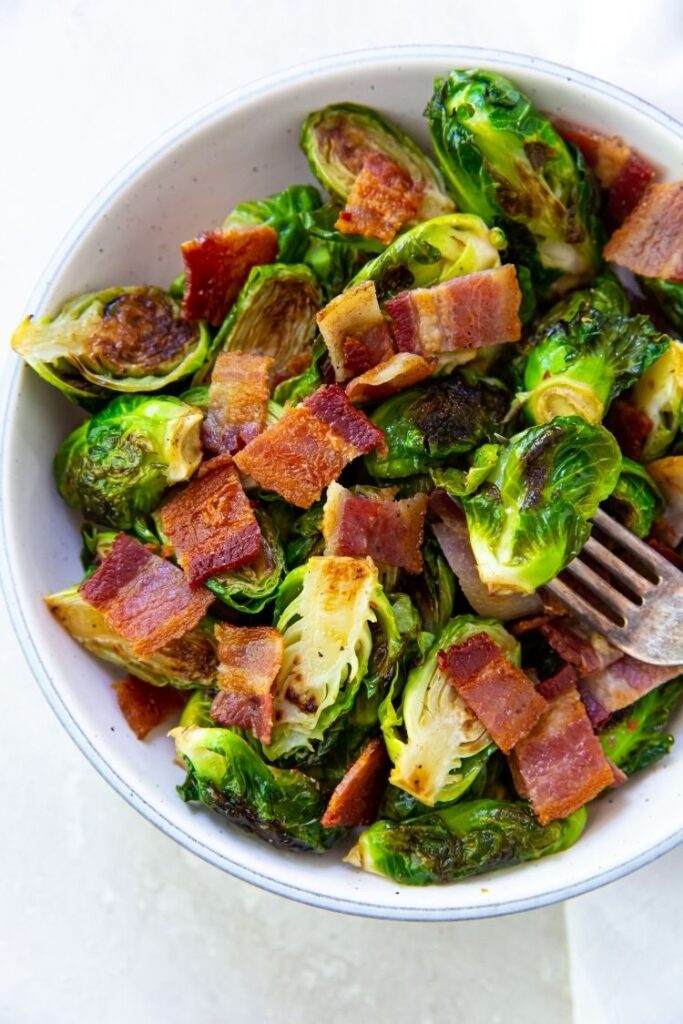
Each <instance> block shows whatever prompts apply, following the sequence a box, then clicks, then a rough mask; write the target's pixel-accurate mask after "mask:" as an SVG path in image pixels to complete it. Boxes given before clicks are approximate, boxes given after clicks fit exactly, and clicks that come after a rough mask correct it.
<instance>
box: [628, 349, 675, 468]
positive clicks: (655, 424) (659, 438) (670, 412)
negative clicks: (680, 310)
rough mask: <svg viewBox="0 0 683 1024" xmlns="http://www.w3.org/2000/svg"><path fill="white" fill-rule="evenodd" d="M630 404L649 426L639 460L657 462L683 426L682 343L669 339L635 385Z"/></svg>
mask: <svg viewBox="0 0 683 1024" xmlns="http://www.w3.org/2000/svg"><path fill="white" fill-rule="evenodd" d="M631 401H632V402H633V403H634V405H636V406H637V407H638V408H639V409H640V410H641V411H642V412H644V413H645V415H646V416H647V417H648V418H649V419H650V421H651V422H652V428H651V430H650V432H649V434H648V436H647V438H646V440H645V444H644V445H643V459H644V460H645V462H651V461H652V460H653V459H659V458H660V457H661V456H662V455H664V454H665V453H666V451H667V450H668V448H669V447H670V445H672V444H673V442H674V440H675V438H676V435H677V434H678V431H679V429H680V428H681V426H683V342H680V341H675V340H674V339H673V338H672V339H670V344H669V347H668V348H667V349H666V350H665V351H664V352H663V353H662V355H660V357H659V359H657V361H656V362H654V363H652V365H651V366H650V367H649V369H648V370H646V372H645V373H644V374H643V376H642V377H641V378H640V380H639V381H638V382H637V383H636V385H635V387H634V388H633V391H632V392H631Z"/></svg>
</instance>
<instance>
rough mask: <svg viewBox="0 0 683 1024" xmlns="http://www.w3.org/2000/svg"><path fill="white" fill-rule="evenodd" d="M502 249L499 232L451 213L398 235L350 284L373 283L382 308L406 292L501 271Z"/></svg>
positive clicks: (504, 244)
mask: <svg viewBox="0 0 683 1024" xmlns="http://www.w3.org/2000/svg"><path fill="white" fill-rule="evenodd" d="M505 246H506V239H505V235H504V234H503V232H502V231H501V230H500V229H499V228H493V229H490V228H488V227H487V226H486V224H485V223H484V221H483V220H481V218H480V217H474V216H472V215H471V214H467V213H451V214H448V215H446V216H444V217H435V218H434V219H433V220H428V221H425V223H423V224H418V225H417V226H416V227H414V228H411V229H410V231H406V232H404V233H403V234H402V235H399V237H398V238H396V239H395V240H394V241H393V242H392V243H391V245H390V246H388V247H387V248H386V249H385V250H384V252H383V253H381V255H379V256H377V257H375V259H374V260H371V261H370V262H369V263H366V264H365V266H364V267H363V269H362V270H360V271H359V272H358V273H357V274H356V276H355V277H354V279H353V281H352V282H351V284H352V285H355V284H360V282H361V281H374V282H375V286H376V288H377V295H378V298H379V299H380V301H381V302H384V301H386V299H389V298H391V296H392V295H395V294H396V293H397V292H400V291H403V290H405V289H406V288H429V287H431V286H432V285H435V284H440V283H441V282H442V281H448V280H450V278H452V277H461V276H462V275H464V274H473V273H475V271H479V270H492V269H493V268H494V267H499V266H500V251H499V250H501V249H504V248H505Z"/></svg>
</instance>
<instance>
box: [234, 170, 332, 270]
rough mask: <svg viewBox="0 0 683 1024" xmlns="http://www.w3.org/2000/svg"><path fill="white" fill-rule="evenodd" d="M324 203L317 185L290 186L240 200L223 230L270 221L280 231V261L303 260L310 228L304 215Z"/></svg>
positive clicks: (271, 225)
mask: <svg viewBox="0 0 683 1024" xmlns="http://www.w3.org/2000/svg"><path fill="white" fill-rule="evenodd" d="M320 206H322V199H321V198H320V193H319V192H318V190H317V188H313V186H312V185H289V186H288V187H287V188H285V189H283V190H282V192H276V193H275V194H274V195H271V196H268V197H267V198H266V199H252V200H250V201H248V202H246V203H238V204H237V206H236V207H235V209H234V210H233V211H232V212H231V213H229V214H228V216H227V217H226V219H225V222H224V224H223V230H224V231H228V230H229V229H230V228H243V227H251V226H252V225H255V224H267V225H268V226H269V227H271V228H273V229H274V230H275V231H277V235H278V239H279V246H278V252H277V258H278V262H279V263H303V262H304V256H305V255H306V250H307V249H308V245H309V239H308V229H307V227H306V225H305V221H304V217H305V215H306V214H308V213H310V212H311V211H312V210H317V209H318V208H319V207H320Z"/></svg>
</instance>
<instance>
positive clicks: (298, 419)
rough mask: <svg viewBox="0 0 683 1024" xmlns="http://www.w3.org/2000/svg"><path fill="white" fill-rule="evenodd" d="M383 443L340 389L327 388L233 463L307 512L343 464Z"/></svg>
mask: <svg viewBox="0 0 683 1024" xmlns="http://www.w3.org/2000/svg"><path fill="white" fill-rule="evenodd" d="M383 443H384V434H383V433H382V431H381V430H378V429H377V427H375V426H374V424H372V423H371V422H370V420H369V419H368V418H367V416H365V415H364V414H363V413H362V412H360V411H359V410H358V409H354V407H353V406H352V405H351V403H350V402H349V400H348V399H347V397H346V395H345V394H344V390H343V388H341V387H340V386H339V385H338V384H330V385H327V386H324V387H321V388H318V390H317V391H316V392H314V394H312V395H311V396H310V397H309V398H307V399H306V400H305V401H304V402H303V403H302V404H301V405H298V406H296V408H294V409H289V410H287V412H286V413H285V414H284V416H283V417H282V418H281V419H280V420H278V422H277V423H274V424H273V425H272V426H270V427H268V429H267V430H265V431H264V432H263V433H262V434H259V436H258V437H257V438H255V439H254V440H253V441H251V442H250V443H249V444H248V445H247V446H246V448H243V449H242V451H241V452H238V453H237V455H236V456H235V463H236V464H237V466H238V467H239V469H240V470H241V471H242V472H243V473H248V474H249V476H251V477H253V478H254V480H256V482H257V483H258V484H259V485H260V486H261V487H264V488H265V489H266V490H269V491H276V492H277V493H278V494H280V495H281V496H282V497H283V498H284V499H285V501H288V502H289V503H290V504H292V505H296V506H297V507H298V508H309V507H310V506H311V505H312V504H313V502H314V501H317V499H318V498H319V497H320V495H321V494H322V491H323V488H325V487H327V486H328V485H329V484H331V483H332V481H333V480H336V479H337V477H338V476H339V474H340V473H341V471H342V469H343V468H344V466H346V465H347V464H348V463H349V462H351V461H352V460H353V459H355V458H357V457H358V456H359V455H364V454H366V453H367V452H369V451H370V450H371V449H372V448H375V447H378V446H380V445H383Z"/></svg>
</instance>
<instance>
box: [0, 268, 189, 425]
mask: <svg viewBox="0 0 683 1024" xmlns="http://www.w3.org/2000/svg"><path fill="white" fill-rule="evenodd" d="M12 347H13V348H14V350H15V352H18V353H19V355H20V356H23V358H24V359H25V360H26V362H27V363H28V364H29V365H30V366H32V367H33V369H34V370H35V371H36V373H38V374H39V375H40V376H41V377H42V378H43V379H44V380H46V381H47V382H48V383H49V384H53V385H54V386H55V387H56V388H58V389H59V390H60V391H61V392H62V393H63V394H64V395H66V397H67V398H69V399H71V400H72V401H74V402H78V403H79V404H80V405H84V406H85V407H86V408H88V409H92V408H96V407H97V406H98V405H101V404H102V400H103V399H104V398H106V393H107V391H108V390H110V391H127V392H138V391H159V389H160V388H165V387H167V386H168V385H169V384H172V383H173V381H176V380H179V379H180V378H182V377H187V376H188V375H189V374H191V373H195V371H197V370H198V369H199V367H200V366H201V365H202V364H203V362H204V360H205V359H206V358H207V354H208V351H209V333H208V330H207V328H206V325H205V324H203V323H199V324H196V323H193V324H191V323H188V322H187V321H185V320H182V319H181V317H180V307H179V306H178V303H177V302H176V301H175V300H174V299H172V298H171V297H170V296H169V295H168V294H166V292H163V291H162V290H161V289H160V288H139V287H130V288H107V289H106V290H105V291H101V292H92V293H91V294H89V295H79V296H78V297H77V298H75V299H71V300H70V301H69V302H66V303H65V304H64V305H63V306H62V308H61V309H60V310H59V312H57V313H56V314H55V315H54V316H42V317H39V318H37V319H33V318H31V317H27V318H26V319H25V320H24V321H23V323H21V324H20V325H19V327H18V328H17V329H16V331H15V332H14V334H13V336H12Z"/></svg>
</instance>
